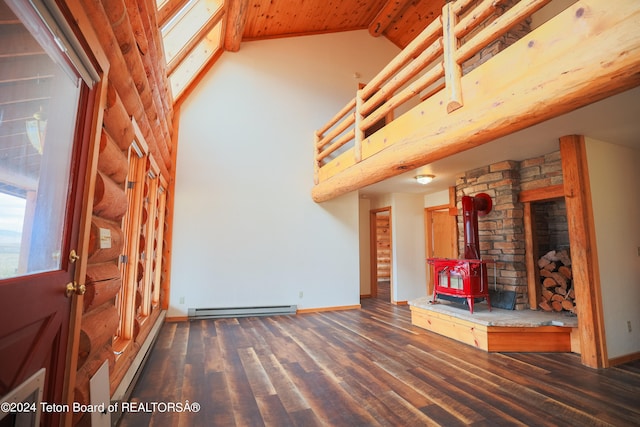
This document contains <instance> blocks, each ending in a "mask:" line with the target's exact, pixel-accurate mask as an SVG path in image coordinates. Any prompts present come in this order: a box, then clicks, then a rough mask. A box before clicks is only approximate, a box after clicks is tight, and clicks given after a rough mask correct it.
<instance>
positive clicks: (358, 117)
mask: <svg viewBox="0 0 640 427" xmlns="http://www.w3.org/2000/svg"><path fill="white" fill-rule="evenodd" d="M363 95H364V90H363V89H359V90H358V93H357V94H356V112H355V124H354V131H355V135H354V137H355V141H354V147H355V148H354V155H355V160H356V163H358V162H359V161H360V160H362V141H363V140H364V131H363V130H362V121H363V120H364V115H363V114H362V111H363V108H362V107H363V105H364V99H363V98H362V97H363Z"/></svg>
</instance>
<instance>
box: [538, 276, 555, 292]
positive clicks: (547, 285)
mask: <svg viewBox="0 0 640 427" xmlns="http://www.w3.org/2000/svg"><path fill="white" fill-rule="evenodd" d="M542 286H544V287H545V288H547V289H549V288H555V287H556V286H558V282H556V281H555V280H554V279H553V278H552V277H547V278H546V279H544V281H543V282H542Z"/></svg>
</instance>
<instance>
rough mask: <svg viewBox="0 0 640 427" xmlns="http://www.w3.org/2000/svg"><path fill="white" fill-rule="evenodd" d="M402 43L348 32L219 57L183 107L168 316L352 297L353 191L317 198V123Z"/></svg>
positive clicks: (254, 45)
mask: <svg viewBox="0 0 640 427" xmlns="http://www.w3.org/2000/svg"><path fill="white" fill-rule="evenodd" d="M397 53H398V49H397V48H396V47H395V46H393V45H392V44H391V43H389V42H388V41H387V40H385V39H384V38H373V37H371V36H369V35H368V32H367V31H354V32H347V33H339V34H328V35H320V36H310V37H298V38H286V39H277V40H268V41H260V42H250V43H244V44H242V46H241V49H240V51H239V52H238V53H225V54H224V55H223V56H222V57H221V58H220V59H219V60H218V63H216V65H215V66H214V67H213V68H212V70H211V71H209V74H208V75H207V76H205V78H204V79H203V80H202V81H201V82H200V84H199V86H198V87H197V88H196V90H194V91H193V93H192V94H191V95H190V96H189V98H188V99H187V100H186V101H185V102H184V104H183V105H182V108H181V116H180V133H179V147H178V160H177V170H176V190H175V194H176V199H175V218H174V234H173V260H172V275H171V296H170V310H169V316H184V315H186V313H187V309H188V308H196V307H200V308H202V307H229V306H251V305H272V304H298V307H299V308H320V307H333V306H348V305H355V304H359V286H360V279H359V271H360V267H359V247H358V246H359V236H358V234H359V230H358V196H357V194H356V193H355V192H354V193H352V194H347V195H345V196H342V197H340V198H338V199H335V200H332V201H329V202H326V203H323V204H320V205H319V204H316V203H314V202H313V201H312V199H311V195H310V192H311V187H312V184H313V162H312V159H313V133H314V130H315V129H317V128H319V127H320V126H322V125H323V124H324V123H325V122H326V121H328V120H329V119H330V118H331V117H333V116H334V115H335V114H336V113H337V112H338V111H339V110H340V109H341V108H342V107H343V106H344V105H346V103H347V101H348V100H349V99H351V98H352V97H353V96H355V91H356V89H357V84H358V82H360V81H363V82H366V81H367V80H368V79H370V78H372V76H374V75H375V74H376V73H377V72H378V71H379V70H380V69H382V67H383V66H384V65H385V64H386V63H387V62H388V61H390V60H391V58H393V56H395V55H396V54H397ZM356 72H357V73H359V74H360V75H361V78H359V79H356V78H354V74H355V73H356ZM301 295H302V296H301Z"/></svg>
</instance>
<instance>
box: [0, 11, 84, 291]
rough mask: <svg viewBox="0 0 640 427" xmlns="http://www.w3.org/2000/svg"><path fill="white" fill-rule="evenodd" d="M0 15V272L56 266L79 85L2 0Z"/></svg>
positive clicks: (39, 31)
mask: <svg viewBox="0 0 640 427" xmlns="http://www.w3.org/2000/svg"><path fill="white" fill-rule="evenodd" d="M0 20H2V25H0V194H1V195H2V197H0V279H2V278H8V277H14V276H21V275H26V274H32V273H38V272H44V271H51V270H56V269H59V268H60V260H61V251H62V241H63V233H64V224H65V217H66V207H67V199H68V189H69V171H70V167H71V166H70V162H71V154H72V148H73V138H74V133H75V123H76V115H77V111H78V101H79V97H80V88H79V85H78V80H77V79H76V80H73V79H72V78H70V76H69V74H68V73H66V72H65V71H64V70H63V69H62V68H61V67H60V66H59V65H57V64H58V63H62V60H61V58H57V57H56V58H55V60H54V59H52V57H51V56H50V54H49V53H47V52H51V49H50V48H47V49H46V50H45V49H44V48H43V47H42V45H41V44H40V42H39V41H38V40H36V39H35V38H34V37H33V36H32V31H31V29H30V28H27V27H26V26H25V25H24V24H23V23H22V21H21V20H20V19H19V18H18V17H16V15H15V14H14V13H13V12H12V11H11V9H10V8H9V7H7V5H6V3H5V2H4V1H2V3H0ZM32 22H33V21H32ZM29 25H30V26H31V25H33V24H29ZM44 32H46V31H44V30H43V28H38V29H36V30H35V31H33V33H35V34H39V37H40V38H41V37H42V34H43V33H44ZM54 55H55V53H54Z"/></svg>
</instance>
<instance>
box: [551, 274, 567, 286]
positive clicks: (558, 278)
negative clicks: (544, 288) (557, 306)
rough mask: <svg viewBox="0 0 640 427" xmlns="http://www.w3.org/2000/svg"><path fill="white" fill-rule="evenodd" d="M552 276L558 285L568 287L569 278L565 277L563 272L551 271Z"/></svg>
mask: <svg viewBox="0 0 640 427" xmlns="http://www.w3.org/2000/svg"><path fill="white" fill-rule="evenodd" d="M551 277H552V278H553V280H555V281H556V282H557V283H558V285H560V286H561V287H562V288H564V289H567V279H565V278H564V276H563V275H562V274H560V273H555V272H554V273H551Z"/></svg>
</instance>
